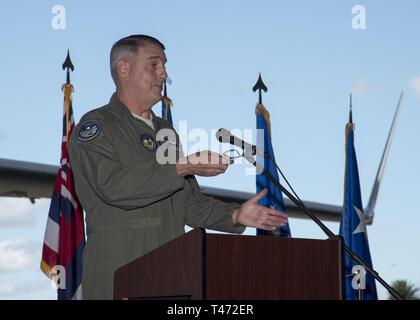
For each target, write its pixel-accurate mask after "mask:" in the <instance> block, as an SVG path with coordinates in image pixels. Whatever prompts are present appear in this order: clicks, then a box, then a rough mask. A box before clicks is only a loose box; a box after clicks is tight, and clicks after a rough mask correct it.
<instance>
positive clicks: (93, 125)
mask: <svg viewBox="0 0 420 320" xmlns="http://www.w3.org/2000/svg"><path fill="white" fill-rule="evenodd" d="M101 132H102V125H101V123H100V122H99V120H97V119H86V120H84V121H83V122H82V123H81V124H80V128H79V133H78V135H77V140H79V141H82V142H85V141H90V140H93V139H95V138H96V137H97V136H99V134H100V133H101Z"/></svg>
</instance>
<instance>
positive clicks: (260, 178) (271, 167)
mask: <svg viewBox="0 0 420 320" xmlns="http://www.w3.org/2000/svg"><path fill="white" fill-rule="evenodd" d="M253 90H254V91H256V90H259V102H258V104H257V106H256V108H255V114H256V117H257V129H260V130H263V131H259V132H263V133H264V137H263V139H258V143H257V144H258V146H257V147H258V148H259V149H260V150H264V152H265V154H266V155H267V156H268V158H270V159H271V161H270V159H268V158H267V157H257V161H258V164H259V165H260V166H261V167H264V169H265V170H266V171H268V172H269V173H270V174H271V175H272V177H273V178H274V179H276V180H277V181H279V175H278V172H277V168H276V166H275V161H276V159H275V157H274V151H273V146H272V144H271V123H270V113H269V112H268V110H267V109H266V108H265V107H264V105H263V104H262V98H261V90H264V91H267V87H266V86H265V85H264V83H263V82H262V79H261V74H260V76H259V78H258V81H257V83H256V84H255V86H254V88H253ZM259 138H260V137H259ZM261 140H263V141H261ZM256 187H257V193H259V192H260V191H261V190H262V189H264V188H267V189H268V192H267V195H266V196H265V197H264V198H262V199H261V200H259V201H258V203H259V204H260V205H262V206H266V207H269V208H273V209H276V210H279V211H283V212H285V211H286V208H285V207H284V201H283V194H282V192H281V191H280V190H279V189H278V188H277V187H276V186H275V185H274V184H273V183H272V182H271V181H270V180H268V178H267V177H265V176H264V175H263V174H258V175H257V176H256ZM272 234H274V235H276V236H281V237H291V232H290V226H289V223H286V224H284V225H283V226H281V227H280V228H278V229H276V230H274V231H268V230H262V229H257V235H272Z"/></svg>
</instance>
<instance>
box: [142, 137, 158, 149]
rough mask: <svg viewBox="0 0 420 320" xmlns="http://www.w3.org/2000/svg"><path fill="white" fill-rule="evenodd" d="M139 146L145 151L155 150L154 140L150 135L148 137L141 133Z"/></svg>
mask: <svg viewBox="0 0 420 320" xmlns="http://www.w3.org/2000/svg"><path fill="white" fill-rule="evenodd" d="M140 144H141V145H142V146H143V148H145V149H146V150H147V151H155V150H156V140H155V138H154V137H153V136H152V135H150V134H148V133H143V134H142V135H141V136H140Z"/></svg>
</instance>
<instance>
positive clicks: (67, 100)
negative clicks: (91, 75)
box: [61, 83, 74, 143]
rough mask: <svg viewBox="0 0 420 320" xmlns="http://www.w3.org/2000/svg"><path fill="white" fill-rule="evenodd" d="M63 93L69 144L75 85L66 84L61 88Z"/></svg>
mask: <svg viewBox="0 0 420 320" xmlns="http://www.w3.org/2000/svg"><path fill="white" fill-rule="evenodd" d="M61 91H63V92H64V108H65V111H66V137H67V143H68V142H69V141H68V139H69V130H70V122H69V114H70V104H71V94H72V93H73V91H74V88H73V85H71V84H70V83H65V84H63V85H62V86H61Z"/></svg>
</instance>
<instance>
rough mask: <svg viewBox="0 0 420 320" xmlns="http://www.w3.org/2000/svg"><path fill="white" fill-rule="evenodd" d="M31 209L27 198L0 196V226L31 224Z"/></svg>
mask: <svg viewBox="0 0 420 320" xmlns="http://www.w3.org/2000/svg"><path fill="white" fill-rule="evenodd" d="M32 209H33V205H32V204H31V202H30V201H29V200H28V199H15V198H6V197H0V228H1V227H14V226H30V225H32V224H33V223H34V222H35V217H34V215H33V212H32Z"/></svg>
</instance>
